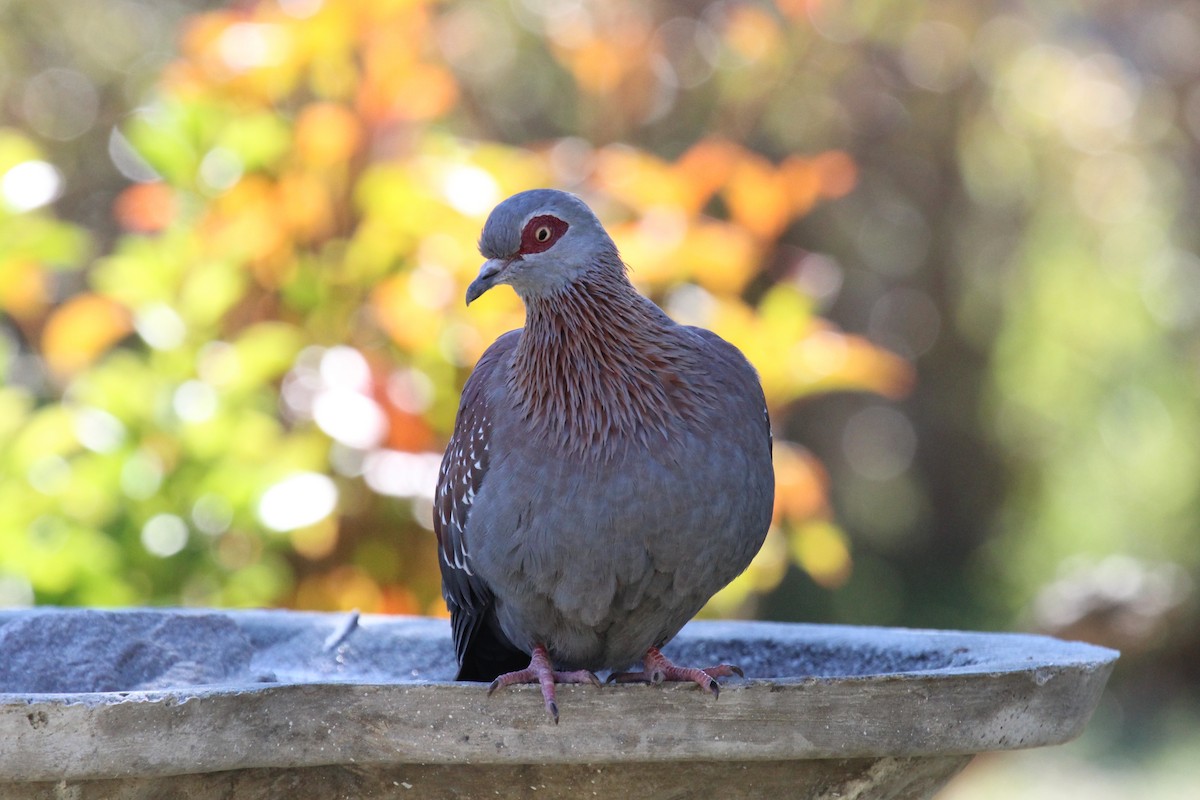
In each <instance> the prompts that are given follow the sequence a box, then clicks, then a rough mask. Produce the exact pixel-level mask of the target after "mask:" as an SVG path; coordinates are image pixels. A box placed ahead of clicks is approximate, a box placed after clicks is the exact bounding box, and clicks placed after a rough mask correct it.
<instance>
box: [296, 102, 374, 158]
mask: <svg viewBox="0 0 1200 800" xmlns="http://www.w3.org/2000/svg"><path fill="white" fill-rule="evenodd" d="M361 143H362V127H361V125H360V124H359V121H358V117H356V116H355V115H354V113H353V112H351V111H350V110H349V109H348V108H346V107H345V106H342V105H339V104H337V103H313V104H311V105H308V106H305V108H304V110H303V111H301V112H300V116H299V117H298V118H297V119H296V153H297V155H298V156H299V157H300V159H301V160H302V161H304V162H305V163H306V164H309V165H311V166H314V167H332V166H336V165H338V164H344V163H345V162H346V161H348V160H349V159H350V157H351V156H353V155H354V153H355V152H356V151H357V150H358V148H359V145H360V144H361Z"/></svg>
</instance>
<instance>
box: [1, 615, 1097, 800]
mask: <svg viewBox="0 0 1200 800" xmlns="http://www.w3.org/2000/svg"><path fill="white" fill-rule="evenodd" d="M666 652H667V654H668V656H669V657H671V658H674V659H676V660H677V661H678V662H680V663H685V664H689V665H690V664H708V663H717V662H719V661H728V662H730V663H736V664H740V665H741V666H742V667H743V668H744V669H745V671H746V675H747V676H748V678H747V680H745V681H742V680H732V681H730V682H728V683H726V684H725V685H724V686H723V688H722V690H721V696H720V699H718V700H714V699H713V698H712V697H711V696H710V695H709V694H707V693H703V692H700V691H698V690H697V689H696V688H695V687H694V686H684V685H671V686H666V687H653V686H636V685H621V686H605V687H603V688H601V689H597V688H595V687H592V686H562V687H560V688H559V690H558V701H559V708H560V710H561V714H562V721H561V723H560V724H559V725H557V726H556V725H554V724H552V723H551V722H550V721H549V720H548V718H547V716H546V712H545V710H544V709H543V707H542V701H541V697H540V694H539V692H538V689H537V687H535V686H522V687H514V688H511V689H509V690H507V691H503V692H498V693H496V694H495V695H493V696H492V697H488V696H487V694H486V691H485V688H484V686H482V685H480V684H463V683H455V682H453V681H452V680H451V678H452V676H453V672H454V663H453V648H452V647H451V644H450V634H449V624H448V623H447V622H445V621H443V620H430V619H415V618H403V617H374V616H372V617H363V618H362V619H358V618H357V615H345V614H340V615H334V614H312V613H295V612H286V611H229V612H207V611H173V610H162V611H159V610H131V611H92V610H51V609H31V610H24V611H9V612H0V800H8V798H22V800H25V799H26V798H35V799H36V798H67V797H69V798H79V799H80V800H84V799H86V798H102V797H103V798H121V799H123V800H132V799H133V798H137V799H138V800H141V799H143V798H145V799H146V800H149V798H162V797H171V798H214V799H215V798H228V797H236V798H260V797H261V798H274V797H284V798H287V800H304V799H305V798H322V799H324V798H382V797H389V798H390V797H413V798H450V797H454V798H464V797H534V798H538V797H541V798H545V797H559V798H579V797H609V798H625V797H638V798H644V799H646V800H649V799H650V798H666V797H670V798H687V797H699V798H703V797H720V798H723V800H729V799H730V798H751V797H772V798H775V797H788V798H803V797H808V798H835V797H841V798H868V797H869V798H873V799H875V800H879V799H880V798H883V799H885V800H901V799H902V798H903V799H909V798H926V797H931V796H933V794H934V793H935V792H936V791H937V789H938V788H939V787H941V786H942V785H943V784H944V783H945V782H946V781H947V780H949V778H950V777H951V776H952V775H954V774H955V773H956V772H958V771H959V770H960V769H962V768H963V767H964V766H965V765H966V764H967V762H968V761H970V759H971V756H972V754H974V753H978V752H983V751H988V750H1007V749H1012V748H1023V747H1038V746H1042V745H1053V744H1059V743H1061V742H1065V741H1067V740H1069V739H1071V738H1072V737H1074V736H1076V735H1077V734H1078V733H1079V732H1080V731H1081V730H1082V729H1083V726H1084V724H1085V723H1086V722H1087V719H1088V717H1089V716H1090V715H1091V713H1092V710H1093V709H1094V708H1095V706H1096V703H1097V701H1098V700H1099V697H1100V693H1101V690H1102V689H1103V687H1104V683H1105V681H1106V679H1107V678H1108V675H1109V672H1110V671H1111V669H1112V665H1113V662H1114V661H1115V659H1116V657H1117V654H1116V653H1115V652H1113V651H1111V650H1105V649H1103V648H1099V647H1092V646H1089V645H1084V644H1075V643H1068V642H1061V641H1057V640H1054V639H1049V638H1045V637H1038V636H1023V635H1014V634H979V633H956V632H938V631H912V630H899V629H882V628H849V627H833V626H823V625H783V624H772V623H749V622H737V623H730V622H696V623H692V624H691V625H689V626H688V627H687V628H685V629H684V631H683V632H682V633H681V634H680V635H679V637H678V638H677V639H676V640H675V641H674V642H672V643H671V644H670V645H669V646H668V647H667V648H666Z"/></svg>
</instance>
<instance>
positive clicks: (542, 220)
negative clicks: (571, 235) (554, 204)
mask: <svg viewBox="0 0 1200 800" xmlns="http://www.w3.org/2000/svg"><path fill="white" fill-rule="evenodd" d="M568 227H569V226H568V225H567V223H566V222H564V221H563V220H561V219H559V218H558V217H556V216H554V215H552V214H542V215H541V216H537V217H534V218H533V219H531V220H529V222H527V223H525V229H524V230H523V231H521V255H526V254H528V253H541V252H543V251H544V250H549V249H550V247H551V246H552V245H553V244H554V243H555V242H557V241H558V240H559V239H561V238H562V235H563V234H564V233H566V232H567V228H568Z"/></svg>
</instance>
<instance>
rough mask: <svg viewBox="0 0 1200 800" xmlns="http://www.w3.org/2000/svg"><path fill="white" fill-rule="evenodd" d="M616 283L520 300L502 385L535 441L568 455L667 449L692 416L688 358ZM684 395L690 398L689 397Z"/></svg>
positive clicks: (656, 317) (593, 282)
mask: <svg viewBox="0 0 1200 800" xmlns="http://www.w3.org/2000/svg"><path fill="white" fill-rule="evenodd" d="M672 328H673V324H672V323H671V322H670V320H668V319H667V318H666V317H665V316H664V315H662V314H661V313H660V312H659V311H658V310H657V309H656V308H654V307H653V305H652V304H650V303H649V302H648V301H646V300H645V298H643V297H641V296H640V295H639V294H638V293H637V291H636V290H634V288H633V287H632V286H631V285H630V284H629V282H628V281H627V280H626V279H625V277H624V275H621V276H620V277H619V278H615V279H614V277H613V276H610V275H604V274H600V275H597V276H596V277H595V278H591V279H589V278H585V279H582V280H579V281H577V282H576V283H574V284H572V285H571V286H569V287H568V288H567V289H565V290H564V291H562V292H559V293H558V294H556V295H553V296H550V297H541V298H526V300H525V329H524V331H523V332H522V334H521V341H520V343H519V344H518V345H517V349H516V351H515V353H514V354H513V362H512V370H511V371H510V373H509V385H510V388H511V390H512V391H513V393H514V397H515V398H516V400H517V405H518V407H519V408H520V409H521V410H522V411H523V412H524V415H525V418H526V419H527V420H530V421H531V422H532V423H533V425H534V427H535V431H536V432H537V433H539V434H540V435H542V436H543V437H544V438H546V439H547V440H548V443H560V444H563V445H565V446H566V447H567V449H569V450H572V451H577V452H584V451H587V450H592V451H595V452H603V453H605V454H609V453H611V452H612V451H613V449H614V448H615V446H616V444H617V443H619V442H626V441H628V440H630V439H636V440H637V441H640V442H641V443H642V444H643V445H649V444H650V443H651V442H652V441H654V440H656V439H657V440H659V441H661V440H662V439H670V437H671V432H672V431H673V430H678V429H679V427H680V425H681V423H682V422H683V421H684V420H686V419H695V418H697V417H699V416H701V408H700V406H702V405H703V400H704V396H703V395H704V394H705V393H707V390H708V388H709V387H707V386H703V387H701V386H696V385H695V384H696V377H697V375H698V372H699V371H698V369H697V367H698V366H699V365H697V364H696V363H695V362H696V359H695V356H694V355H693V353H692V352H691V351H690V349H687V348H683V347H681V346H680V343H679V340H678V338H677V332H676V331H675V330H672ZM689 389H691V391H689Z"/></svg>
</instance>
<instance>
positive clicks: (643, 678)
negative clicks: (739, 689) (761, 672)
mask: <svg viewBox="0 0 1200 800" xmlns="http://www.w3.org/2000/svg"><path fill="white" fill-rule="evenodd" d="M642 666H643V669H642V671H641V672H614V673H613V674H611V675H609V676H608V682H613V681H615V682H617V683H652V684H654V685H656V686H657V685H658V684H660V683H662V682H663V681H691V682H692V683H695V684H696V685H697V686H699V687H700V688H701V689H708V690H709V691H710V692H712V693H713V697H720V696H721V687H720V686H719V685H717V681H716V679H717V678H728V677H729V676H730V675H737V676H738V677H743V678H744V677H745V673H744V672H742V668H741V667H735V666H734V665H732V664H718V665H716V666H715V667H705V668H704V669H698V668H696V667H677V666H675V665H674V664H672V663H671V662H670V660H668V659H667V657H666V656H664V655H663V654H662V653H661V652H659V650H658V648H657V647H651V648H650V649H649V650H647V651H646V657H645V658H643V659H642Z"/></svg>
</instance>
